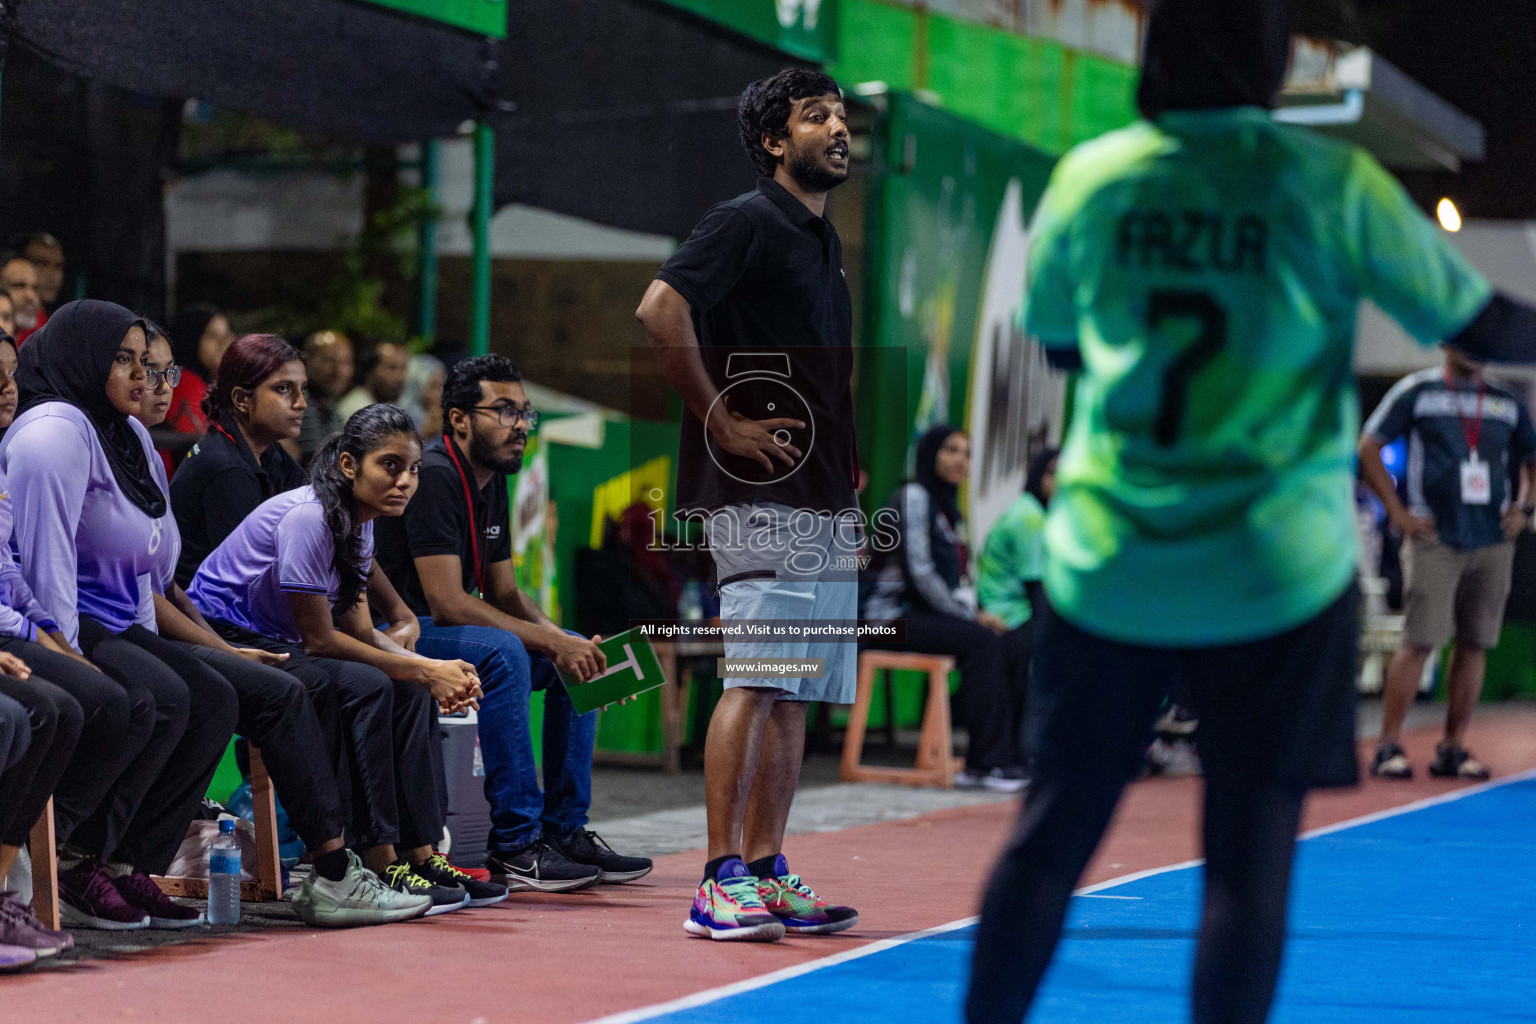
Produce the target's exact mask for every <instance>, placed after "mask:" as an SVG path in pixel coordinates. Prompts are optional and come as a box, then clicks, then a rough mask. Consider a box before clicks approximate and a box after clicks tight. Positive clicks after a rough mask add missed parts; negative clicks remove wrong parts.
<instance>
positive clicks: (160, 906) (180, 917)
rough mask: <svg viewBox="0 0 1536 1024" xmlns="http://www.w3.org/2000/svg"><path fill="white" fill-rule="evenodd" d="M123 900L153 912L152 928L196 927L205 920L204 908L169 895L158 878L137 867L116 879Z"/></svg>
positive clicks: (151, 915) (150, 923)
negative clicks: (158, 883) (174, 898)
mask: <svg viewBox="0 0 1536 1024" xmlns="http://www.w3.org/2000/svg"><path fill="white" fill-rule="evenodd" d="M112 884H113V885H114V886H116V887H117V892H118V895H120V896H121V897H122V898H123V902H124V903H126V904H128V905H129V906H130V907H132V908H133V909H135V910H142V911H143V912H144V913H146V914H148V915H149V926H150V927H151V928H196V927H197V926H198V925H200V924H202V923H203V912H202V911H201V910H199V909H197V908H196V907H187V906H183V905H182V904H180V903H177V902H176V901H175V900H173V899H171V898H170V897H169V896H167V895H166V894H165V893H164V892H163V891H161V889H160V887H159V886H158V885H156V884H155V880H154V879H153V878H150V877H149V875H147V874H146V873H144V872H143V871H140V870H138V869H137V868H135V869H134V870H132V871H130V872H128V873H127V874H126V875H118V876H117V877H116V878H114V879H112Z"/></svg>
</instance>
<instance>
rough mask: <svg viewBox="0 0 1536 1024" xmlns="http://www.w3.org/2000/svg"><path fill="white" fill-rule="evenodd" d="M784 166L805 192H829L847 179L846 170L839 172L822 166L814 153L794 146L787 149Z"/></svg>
mask: <svg viewBox="0 0 1536 1024" xmlns="http://www.w3.org/2000/svg"><path fill="white" fill-rule="evenodd" d="M785 168H786V169H787V170H788V171H789V176H790V177H791V178H794V179H795V181H796V182H797V183H798V184H799V185H800V187H801V188H803V189H805V190H806V191H807V192H830V191H832V190H833V189H834V188H836V187H837V186H839V185H841V184H842V183H843V182H845V181H847V180H848V172H847V171H843V172H841V173H839V172H837V171H834V170H832V169H831V168H830V167H824V166H822V165H821V164H820V163H818V162H817V160H816V156H815V154H813V153H812V152H811V151H809V150H803V149H797V148H794V147H791V149H790V151H789V159H788V161H787V163H786V164H785Z"/></svg>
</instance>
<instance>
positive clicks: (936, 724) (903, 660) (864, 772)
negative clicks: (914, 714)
mask: <svg viewBox="0 0 1536 1024" xmlns="http://www.w3.org/2000/svg"><path fill="white" fill-rule="evenodd" d="M954 667H955V659H954V658H951V657H949V656H948V655H943V654H909V653H906V652H898V651H860V652H859V695H858V697H857V698H856V700H855V701H854V705H853V711H852V712H850V713H849V715H848V729H847V731H846V732H845V733H844V734H843V769H842V779H843V781H844V782H894V783H898V784H900V785H903V786H935V787H938V788H940V789H949V788H950V787H951V786H953V785H954V784H955V772H957V771H959V770H960V767H961V765H962V763H963V762H962V761H961V760H960V759H959V758H957V757H955V756H954V739H953V737H952V736H951V734H950V723H949V673H950V672H952V671H953V670H954ZM882 669H885V670H890V669H912V670H915V671H918V672H926V673H928V706H927V708H926V709H924V711H923V731H922V735H921V737H920V738H919V740H918V744H917V766H916V767H915V768H874V767H868V766H865V765H863V764H860V763H859V759H860V758H861V757H862V756H863V754H864V730H865V729H866V728H867V727H868V725H869V705H870V702H871V700H872V699H873V697H874V691H875V673H876V672H877V671H880V670H882ZM886 685H890V680H889V679H887V680H886Z"/></svg>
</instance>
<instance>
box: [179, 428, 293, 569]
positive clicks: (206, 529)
mask: <svg viewBox="0 0 1536 1024" xmlns="http://www.w3.org/2000/svg"><path fill="white" fill-rule="evenodd" d="M304 482H305V476H304V470H303V469H301V468H300V467H299V464H298V463H297V462H295V461H294V460H293V456H291V455H289V454H288V453H287V452H286V451H284V450H283V446H282V445H280V444H270V445H268V446H267V450H266V451H265V452H263V453H262V455H261V461H260V462H259V463H258V462H257V461H256V456H255V455H253V454H252V453H251V448H250V445H248V444H246V443H245V438H244V437H242V436H241V435H240V432H239V431H238V430H235V429H231V428H230V427H229V425H227V424H225V425H220V424H217V423H215V424H212V425H210V426H209V428H208V433H207V434H205V435H203V437H202V438H201V439H200V440H199V441H198V442H197V444H195V445H193V447H192V451H191V452H190V453H189V454H188V455H187V457H186V458H185V459H183V460H182V462H181V465H180V466H177V467H176V476H175V477H173V478H172V480H171V511H172V512H173V513H175V515H176V526H177V528H178V529H179V530H180V531H181V560H180V561H178V562H177V563H176V582H177V583H179V584H181V585H182V586H183V587H185V586H187V585H188V584H189V583H191V582H192V577H193V576H194V575H196V573H197V567H198V566H200V565H202V564H203V559H205V558H207V557H208V554H209V552H211V551H212V550H213V549H214V548H216V547H218V546H219V544H220V543H222V542H223V540H224V538H225V537H228V536H229V535H230V534H231V533H233V532H234V531H235V527H237V526H239V525H240V524H241V523H242V522H244V520H245V517H246V516H248V515H250V514H251V513H252V512H254V511H255V510H256V506H257V505H260V504H261V503H262V502H264V501H266V500H267V499H268V498H270V497H272V496H274V495H277V494H281V493H283V492H284V491H291V490H293V489H294V488H295V487H302V486H304Z"/></svg>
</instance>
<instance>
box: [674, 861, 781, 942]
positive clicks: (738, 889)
mask: <svg viewBox="0 0 1536 1024" xmlns="http://www.w3.org/2000/svg"><path fill="white" fill-rule="evenodd" d="M683 928H685V929H686V930H687V932H688V934H690V935H699V936H704V937H706V938H710V939H715V940H717V941H722V942H777V941H778V940H779V939H782V938H783V937H784V925H783V923H781V922H780V921H779V919H778V918H777V917H774V916H773V915H772V914H770V913H769V912H768V909H767V908H766V907H764V906H763V901H762V898H761V897H759V896H758V894H757V879H756V878H754V877H752V873H751V872H750V871H748V870H747V865H746V862H745V861H743V860H742V859H741V858H740V857H733V858H732V859H730V860H728V861H726V862H725V864H724V865H722V866H721V868H720V870H719V871H717V872H716V873H715V877H714V878H706V879H705V880H704V881H703V883H702V884H701V885H700V886H699V891H698V893H697V894H696V895H695V896H694V897H693V908H692V909H691V910H690V911H689V912H688V920H687V921H685V922H683Z"/></svg>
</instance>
